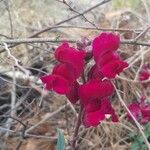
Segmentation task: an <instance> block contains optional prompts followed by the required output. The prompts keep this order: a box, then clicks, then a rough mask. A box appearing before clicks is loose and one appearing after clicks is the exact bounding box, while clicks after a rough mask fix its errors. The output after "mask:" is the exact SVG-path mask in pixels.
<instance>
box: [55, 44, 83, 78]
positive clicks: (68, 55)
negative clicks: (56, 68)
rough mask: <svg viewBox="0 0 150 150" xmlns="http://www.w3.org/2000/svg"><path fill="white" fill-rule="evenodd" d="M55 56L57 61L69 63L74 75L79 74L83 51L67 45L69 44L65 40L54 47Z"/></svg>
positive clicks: (81, 66)
mask: <svg viewBox="0 0 150 150" xmlns="http://www.w3.org/2000/svg"><path fill="white" fill-rule="evenodd" d="M55 57H56V59H57V60H58V61H59V62H61V63H67V64H69V65H71V66H72V68H74V70H75V72H76V76H78V77H79V76H80V75H81V73H82V71H83V67H84V58H85V52H84V51H78V50H76V49H75V48H73V47H69V44H68V43H67V42H65V43H63V44H62V45H60V46H59V47H58V48H57V49H56V51H55Z"/></svg>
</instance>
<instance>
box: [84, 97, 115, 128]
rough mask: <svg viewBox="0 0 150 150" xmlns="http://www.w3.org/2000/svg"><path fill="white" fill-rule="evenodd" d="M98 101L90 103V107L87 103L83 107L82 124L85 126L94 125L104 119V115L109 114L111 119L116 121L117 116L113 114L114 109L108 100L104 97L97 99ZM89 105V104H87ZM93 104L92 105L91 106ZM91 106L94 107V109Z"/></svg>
mask: <svg viewBox="0 0 150 150" xmlns="http://www.w3.org/2000/svg"><path fill="white" fill-rule="evenodd" d="M97 101H99V103H95V105H94V104H93V105H92V107H91V108H92V109H89V108H87V107H89V106H88V105H87V106H86V107H85V110H84V116H83V124H84V125H85V127H91V126H93V127H96V126H97V125H98V124H99V123H100V122H101V121H103V120H104V119H105V117H106V116H105V115H108V114H109V115H111V117H112V121H113V122H117V121H118V117H117V115H116V114H115V111H114V109H113V108H112V106H111V103H110V100H109V99H108V98H107V97H106V98H103V99H98V100H97ZM89 105H90V104H89ZM93 106H94V107H93ZM93 108H96V109H95V110H94V109H93Z"/></svg>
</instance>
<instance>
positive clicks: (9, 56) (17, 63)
mask: <svg viewBox="0 0 150 150" xmlns="http://www.w3.org/2000/svg"><path fill="white" fill-rule="evenodd" d="M3 44H4V48H5V50H6V52H7V56H8V58H11V59H12V60H13V61H14V65H15V66H16V67H18V68H19V69H20V70H21V71H23V72H24V73H25V74H26V75H27V77H29V71H28V70H26V69H24V68H23V67H22V66H21V65H20V64H19V60H18V59H17V58H16V57H14V56H13V55H12V54H11V53H10V50H9V48H8V45H7V44H6V43H3Z"/></svg>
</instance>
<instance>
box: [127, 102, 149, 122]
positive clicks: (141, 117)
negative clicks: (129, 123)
mask: <svg viewBox="0 0 150 150" xmlns="http://www.w3.org/2000/svg"><path fill="white" fill-rule="evenodd" d="M128 108H129V110H130V111H131V113H132V114H133V116H134V117H135V118H136V119H137V120H138V121H140V122H141V123H143V124H145V123H148V122H149V121H150V104H148V103H146V100H141V102H133V103H131V104H130V105H129V106H128ZM128 118H129V119H130V120H131V119H132V118H131V116H130V114H128Z"/></svg>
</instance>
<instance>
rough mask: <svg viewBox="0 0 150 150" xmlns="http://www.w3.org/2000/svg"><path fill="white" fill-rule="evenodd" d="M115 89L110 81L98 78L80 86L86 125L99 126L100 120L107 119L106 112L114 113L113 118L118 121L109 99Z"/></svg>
mask: <svg viewBox="0 0 150 150" xmlns="http://www.w3.org/2000/svg"><path fill="white" fill-rule="evenodd" d="M113 90H114V88H113V85H112V84H111V82H110V81H108V80H104V81H100V80H98V79H91V80H90V81H88V82H87V83H85V84H83V85H81V86H80V87H79V97H80V102H81V105H82V108H83V112H84V114H83V123H84V125H85V127H90V126H94V127H95V126H97V125H98V124H99V123H100V121H102V120H104V119H105V115H106V114H110V115H112V120H113V121H117V116H116V115H115V113H114V110H113V108H112V106H111V104H110V102H109V99H108V96H111V95H112V93H113Z"/></svg>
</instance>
